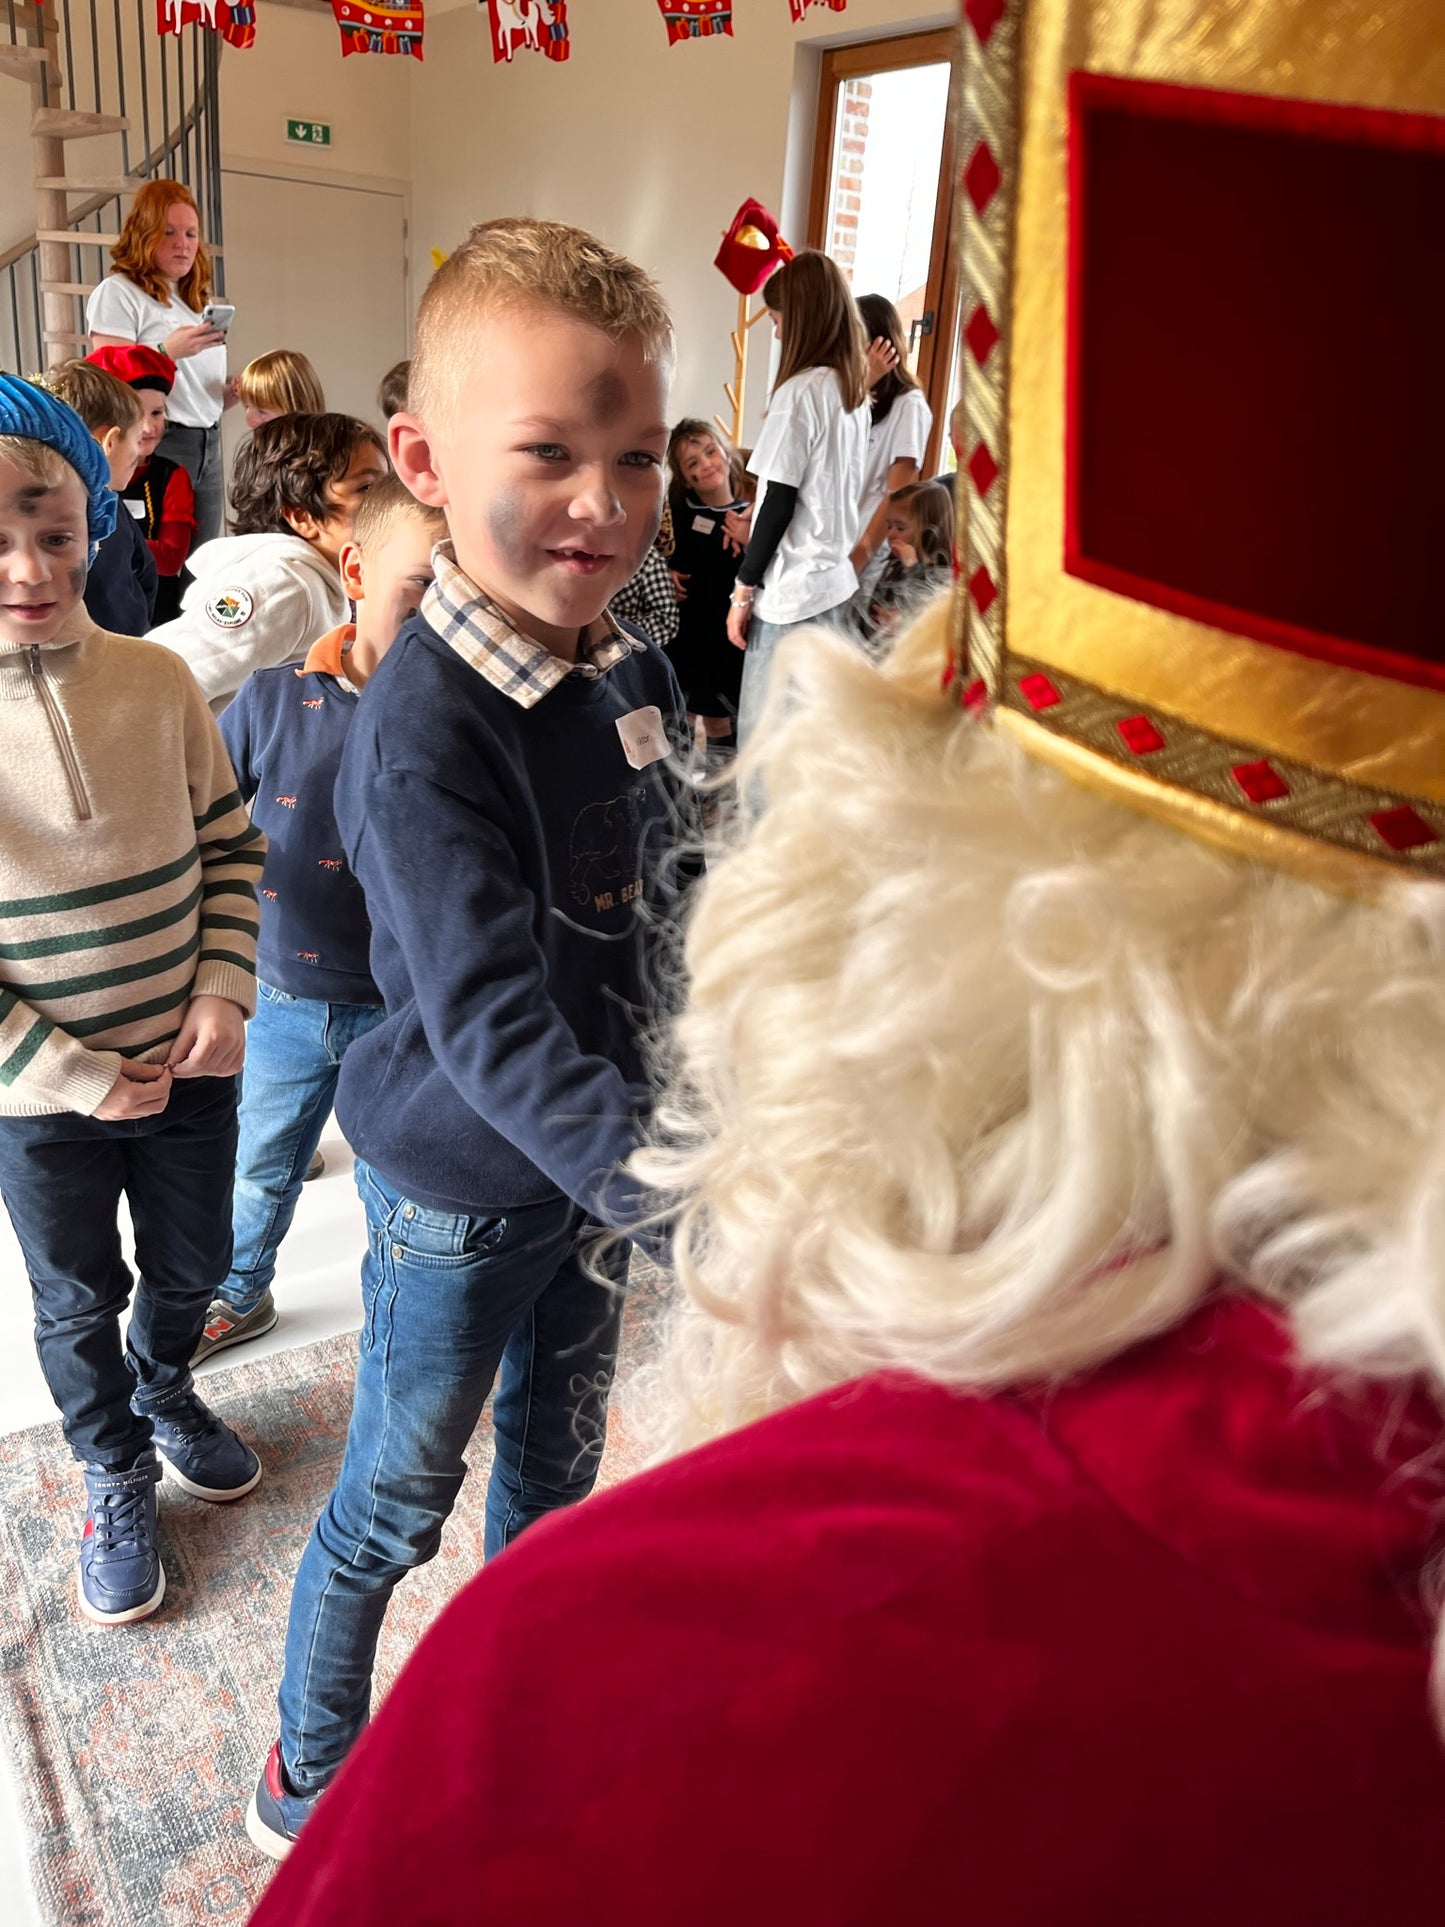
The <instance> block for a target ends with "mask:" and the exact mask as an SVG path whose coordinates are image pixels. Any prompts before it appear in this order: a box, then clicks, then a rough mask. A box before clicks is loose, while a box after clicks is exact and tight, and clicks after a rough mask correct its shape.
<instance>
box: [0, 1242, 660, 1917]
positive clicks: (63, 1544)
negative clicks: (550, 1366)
mask: <svg viewBox="0 0 1445 1927" xmlns="http://www.w3.org/2000/svg"><path fill="white" fill-rule="evenodd" d="M638 1269H639V1267H637V1266H634V1280H633V1282H634V1290H633V1292H632V1294H630V1298H629V1311H628V1318H627V1321H626V1325H625V1328H624V1345H623V1351H624V1370H625V1367H626V1362H627V1359H628V1356H629V1355H631V1356H632V1357H635V1356H636V1353H637V1348H638V1345H639V1344H640V1342H641V1331H642V1326H643V1324H644V1322H645V1320H646V1318H647V1316H648V1313H649V1311H650V1309H651V1308H652V1306H653V1305H654V1304H655V1302H656V1300H655V1297H654V1289H653V1287H654V1282H655V1281H654V1280H653V1279H651V1278H648V1279H645V1280H643V1279H639V1278H638V1277H637V1271H638ZM639 1286H641V1287H642V1288H641V1289H640V1290H639V1289H638V1287H639ZM355 1359H356V1337H355V1334H354V1333H347V1334H344V1335H343V1336H341V1337H338V1338H330V1339H324V1340H322V1341H321V1342H320V1343H319V1344H314V1345H307V1346H304V1347H302V1348H301V1349H299V1350H296V1351H290V1352H280V1353H277V1354H274V1355H273V1356H272V1357H270V1358H266V1359H262V1360H257V1361H255V1362H253V1363H250V1364H240V1365H237V1366H236V1367H234V1368H233V1369H232V1370H230V1371H226V1372H217V1373H215V1374H214V1375H212V1376H210V1377H209V1378H208V1379H207V1381H206V1387H205V1390H206V1397H207V1399H208V1401H209V1402H210V1403H211V1404H212V1405H213V1406H214V1407H215V1409H216V1410H217V1411H218V1412H220V1413H221V1415H222V1416H223V1417H224V1418H226V1419H228V1420H230V1421H231V1422H232V1423H233V1424H235V1425H236V1426H237V1427H238V1428H239V1429H241V1430H242V1431H243V1432H244V1434H245V1436H246V1437H247V1439H249V1440H250V1441H251V1443H252V1444H253V1445H254V1446H255V1448H256V1450H257V1451H258V1452H259V1453H260V1455H261V1459H262V1462H263V1464H264V1466H265V1469H266V1476H265V1478H264V1479H263V1481H262V1483H261V1485H260V1486H259V1487H258V1488H257V1491H256V1493H255V1494H254V1495H253V1496H252V1497H251V1498H248V1499H245V1500H242V1501H241V1502H240V1503H238V1504H236V1505H231V1506H211V1505H206V1504H205V1503H204V1502H203V1501H201V1500H198V1499H192V1498H188V1497H187V1496H186V1495H185V1494H184V1493H182V1492H181V1491H180V1489H179V1488H178V1487H177V1486H176V1485H174V1484H173V1483H171V1482H170V1481H169V1480H167V1481H165V1482H164V1483H163V1484H162V1485H161V1487H160V1489H159V1492H160V1519H161V1535H162V1536H161V1548H162V1557H163V1558H164V1560H165V1566H166V1578H167V1589H166V1598H165V1604H164V1605H163V1606H162V1608H161V1610H160V1611H159V1612H158V1613H157V1614H155V1616H154V1617H153V1618H151V1619H147V1620H143V1621H142V1622H140V1623H139V1624H138V1625H134V1626H124V1627H100V1626H92V1625H90V1624H89V1623H88V1622H87V1621H86V1620H84V1619H83V1618H82V1617H81V1615H80V1613H79V1611H78V1609H77V1607H76V1603H75V1562H76V1553H77V1535H78V1533H79V1529H80V1522H81V1519H82V1517H83V1514H84V1487H83V1485H82V1482H81V1478H80V1474H79V1468H78V1467H77V1466H76V1465H75V1464H74V1462H73V1461H72V1459H71V1458H70V1455H69V1453H68V1452H67V1450H66V1448H65V1445H64V1442H63V1440H62V1438H61V1433H60V1427H59V1425H58V1424H56V1425H43V1426H37V1427H35V1428H34V1429H33V1430H32V1431H28V1432H19V1433H16V1434H14V1435H12V1436H11V1437H9V1438H6V1439H3V1440H0V1560H3V1568H0V1578H3V1598H0V1730H3V1733H4V1739H5V1744H6V1747H7V1750H8V1752H9V1755H10V1761H11V1766H12V1769H13V1772H14V1778H15V1782H16V1785H17V1788H18V1790H19V1796H20V1809H21V1819H22V1825H23V1827H24V1829H25V1835H26V1839H27V1841H28V1842H29V1844H30V1852H31V1875H32V1879H33V1881H34V1884H35V1892H36V1898H37V1901H38V1904H39V1907H40V1911H41V1914H42V1917H44V1918H45V1919H47V1920H48V1921H51V1922H53V1923H55V1927H202V1924H204V1927H210V1923H212V1922H242V1921H244V1920H245V1919H246V1918H247V1916H248V1915H249V1913H250V1911H251V1908H252V1907H253V1906H254V1904H255V1902H256V1900H257V1899H258V1897H259V1895H260V1893H261V1889H262V1887H263V1886H264V1885H265V1882H266V1879H267V1876H268V1874H269V1872H270V1871H271V1869H270V1863H269V1862H267V1861H265V1860H263V1859H262V1858H261V1856H260V1855H259V1854H257V1852H256V1851H255V1849H254V1848H253V1847H252V1846H251V1844H250V1842H249V1841H248V1840H247V1839H246V1836H245V1832H244V1826H243V1820H244V1814H245V1809H246V1802H247V1800H248V1799H249V1797H250V1793H251V1788H252V1786H253V1785H254V1783H255V1778H256V1774H257V1772H258V1770H259V1767H260V1764H261V1762H262V1761H263V1760H264V1758H265V1754H266V1751H267V1748H268V1747H269V1746H270V1744H271V1742H272V1740H273V1739H274V1738H275V1731H276V1710H275V1694H276V1686H277V1682H278V1680H279V1678H280V1664H281V1651H282V1646H283V1643H284V1640H285V1632H286V1614H287V1608H288V1606H289V1603H290V1591H291V1578H292V1575H293V1574H294V1572H295V1570H296V1566H297V1563H298V1561H299V1559H300V1557H301V1551H302V1548H303V1546H304V1545H305V1543H306V1538H307V1535H308V1534H309V1532H310V1530H311V1527H312V1525H313V1524H314V1522H315V1520H316V1517H317V1515H318V1513H319V1512H320V1510H321V1507H322V1504H323V1502H324V1500H325V1498H326V1495H327V1493H328V1492H329V1491H330V1489H331V1486H332V1484H333V1482H334V1480H335V1476H336V1472H337V1470H338V1468H339V1466H340V1463H341V1453H342V1447H343V1445H344V1443H345V1439H346V1426H347V1420H348V1418H349V1417H350V1412H351V1387H352V1378H353V1375H354V1370H355ZM638 1457H639V1453H638V1450H637V1448H636V1446H635V1445H634V1444H632V1443H630V1442H629V1440H628V1437H627V1435H626V1427H625V1421H624V1419H623V1417H622V1414H621V1413H620V1412H616V1411H615V1412H614V1413H613V1415H612V1419H611V1423H610V1425H609V1434H608V1444H607V1452H606V1455H605V1457H604V1460H603V1465H602V1473H601V1479H600V1483H601V1484H603V1485H610V1484H613V1483H615V1481H616V1480H618V1479H619V1478H621V1477H623V1476H625V1474H626V1473H628V1472H629V1471H632V1470H634V1469H635V1466H636V1462H637V1460H638ZM491 1458H492V1442H491V1420H490V1411H489V1412H488V1413H487V1414H486V1415H485V1416H484V1417H483V1420H482V1424H481V1426H480V1427H479V1428H478V1431H477V1434H476V1437H475V1438H474V1439H473V1441H472V1446H471V1450H470V1452H469V1454H468V1463H469V1466H470V1476H469V1477H468V1479H467V1482H466V1485H465V1486H464V1487H463V1489H462V1497H461V1501H460V1503H459V1505H458V1508H457V1511H456V1513H455V1514H454V1515H453V1517H452V1519H451V1521H450V1523H449V1524H448V1527H447V1530H446V1533H445V1535H444V1537H443V1540H442V1546H441V1551H440V1552H439V1553H438V1555H437V1557H436V1558H435V1559H434V1560H433V1561H432V1562H431V1564H430V1565H427V1566H423V1567H422V1568H421V1569H420V1570H419V1571H418V1572H415V1573H413V1574H411V1575H410V1576H409V1577H408V1578H407V1579H405V1580H404V1581H403V1582H402V1584H401V1585H400V1586H399V1587H398V1588H397V1591H396V1593H395V1595H394V1597H393V1601H392V1607H391V1611H390V1613H389V1614H388V1616H387V1623H386V1627H385V1630H384V1632H383V1635H382V1643H381V1653H380V1664H379V1669H378V1675H377V1686H378V1692H382V1691H385V1689H386V1687H388V1686H389V1685H390V1684H391V1682H392V1680H393V1679H394V1678H395V1676H396V1674H397V1672H398V1670H399V1669H400V1667H401V1665H402V1663H403V1662H404V1660H405V1659H406V1656H407V1654H408V1653H409V1652H410V1651H411V1649H412V1648H413V1647H414V1646H415V1644H416V1642H417V1640H418V1639H419V1638H420V1637H421V1634H422V1633H423V1632H424V1631H425V1629H426V1627H427V1626H428V1625H429V1624H430V1623H431V1621H432V1620H433V1619H434V1618H435V1617H436V1615H437V1613H438V1612H439V1611H440V1610H441V1608H442V1607H443V1606H444V1605H445V1604H446V1602H447V1601H448V1599H450V1598H451V1596H452V1594H453V1593H455V1592H456V1591H458V1590H459V1588H460V1587H461V1586H463V1585H464V1584H465V1583H466V1581H467V1580H468V1579H469V1578H470V1577H471V1576H472V1574H473V1573H475V1572H476V1571H477V1569H478V1567H479V1566H480V1565H481V1562H482V1503H483V1499H484V1496H485V1493H486V1482H487V1472H488V1470H489V1468H490V1465H491Z"/></svg>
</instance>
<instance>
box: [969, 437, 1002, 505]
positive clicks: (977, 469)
mask: <svg viewBox="0 0 1445 1927" xmlns="http://www.w3.org/2000/svg"><path fill="white" fill-rule="evenodd" d="M968 472H969V474H970V475H971V476H972V477H973V485H974V487H975V488H976V489H977V490H978V492H979V495H980V497H982V496H985V495H987V494H988V492H989V490H990V489H991V488H992V487H993V485H994V483H995V482H996V481H997V480H998V463H997V462H996V461H995V460H994V458H993V456H992V455H990V454H989V452H988V443H987V442H980V443H979V445H978V447H977V448H976V449H975V450H974V451H973V453H972V455H970V456H969V458H968Z"/></svg>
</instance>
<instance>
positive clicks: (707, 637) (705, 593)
mask: <svg viewBox="0 0 1445 1927" xmlns="http://www.w3.org/2000/svg"><path fill="white" fill-rule="evenodd" d="M667 466H668V471H669V475H670V478H671V479H670V481H669V485H668V501H669V502H670V504H671V507H672V530H673V551H672V579H673V586H674V588H675V589H676V591H677V596H678V601H679V603H680V605H681V606H680V608H679V610H678V630H677V641H676V642H675V643H674V644H673V646H672V651H671V654H672V666H673V668H674V669H675V670H676V671H677V679H678V681H679V682H680V683H681V684H682V693H683V695H684V697H685V698H686V701H687V712H688V715H689V716H700V717H701V718H702V720H703V726H704V728H705V729H706V731H707V734H708V736H709V738H711V739H714V740H718V741H721V740H724V739H726V738H729V737H731V736H732V734H733V730H734V725H735V724H736V721H737V713H738V697H739V695H740V693H741V689H742V680H743V657H742V652H741V651H740V650H738V649H734V648H733V646H732V644H731V643H730V642H729V641H728V633H727V625H728V598H729V597H730V596H731V594H732V592H733V585H734V584H735V583H736V581H737V579H738V567H739V565H740V564H741V562H742V559H743V543H745V542H746V539H747V538H746V532H745V529H743V527H742V525H741V523H740V520H739V518H741V517H746V516H747V515H749V514H750V512H751V511H750V510H749V507H748V500H747V494H746V490H745V488H744V477H743V464H742V458H741V457H740V456H739V455H738V453H737V451H736V450H735V449H732V448H729V447H727V446H726V445H725V444H724V443H723V442H722V441H721V440H720V438H719V436H718V435H717V433H716V431H715V430H714V429H711V428H709V427H708V425H707V423H706V422H704V421H698V420H697V419H696V418H695V417H693V416H685V417H684V418H683V420H682V421H680V422H679V423H678V424H677V426H676V427H675V428H674V429H673V431H672V436H671V438H670V440H669V441H668V444H667ZM738 533H741V534H742V535H743V542H739V541H738V540H737V534H738Z"/></svg>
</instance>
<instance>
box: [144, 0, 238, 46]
mask: <svg viewBox="0 0 1445 1927" xmlns="http://www.w3.org/2000/svg"><path fill="white" fill-rule="evenodd" d="M191 26H196V27H205V28H207V29H208V30H209V31H210V32H211V33H218V34H219V35H220V36H221V38H222V40H224V41H225V42H226V44H227V45H228V46H231V47H239V48H242V49H244V48H246V47H250V46H253V45H254V44H255V40H256V8H255V4H254V0H235V4H234V5H232V4H231V0H156V32H157V33H161V34H166V33H173V34H176V35H177V36H179V34H180V31H181V28H182V27H191Z"/></svg>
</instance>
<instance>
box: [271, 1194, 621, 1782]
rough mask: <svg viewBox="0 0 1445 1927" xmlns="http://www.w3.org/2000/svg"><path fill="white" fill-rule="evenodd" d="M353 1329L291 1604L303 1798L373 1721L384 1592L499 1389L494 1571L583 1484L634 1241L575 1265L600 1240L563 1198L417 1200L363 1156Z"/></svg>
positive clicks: (290, 1655)
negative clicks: (326, 1485) (596, 1264)
mask: <svg viewBox="0 0 1445 1927" xmlns="http://www.w3.org/2000/svg"><path fill="white" fill-rule="evenodd" d="M356 1182H357V1188H358V1189H359V1191H360V1192H361V1196H362V1201H363V1203H364V1204H365V1206H366V1233H367V1242H366V1257H365V1259H364V1260H363V1262H362V1272H361V1286H362V1302H363V1306H364V1310H365V1319H364V1322H363V1324H362V1328H361V1339H360V1346H359V1355H358V1360H357V1371H356V1394H355V1399H354V1402H353V1404H352V1409H351V1428H350V1431H349V1432H348V1434H347V1439H346V1454H345V1457H344V1459H343V1460H342V1465H341V1474H340V1477H339V1478H338V1480H337V1482H336V1489H335V1491H334V1492H333V1493H332V1494H331V1497H330V1499H329V1500H328V1501H327V1503H326V1508H325V1510H324V1511H323V1513H322V1514H321V1517H320V1519H318V1520H317V1522H316V1528H315V1530H314V1531H313V1532H312V1534H311V1538H310V1541H309V1542H308V1544H307V1547H306V1550H305V1552H304V1553H303V1555H302V1558H301V1565H300V1569H299V1570H298V1572H297V1574H296V1586H295V1590H294V1592H293V1593H292V1596H291V1619H290V1624H289V1626H288V1628H287V1632H286V1663H285V1671H284V1675H283V1677H282V1681H281V1692H280V1711H281V1758H282V1761H283V1763H284V1765H285V1768H286V1776H287V1778H288V1779H289V1780H290V1782H291V1784H292V1786H293V1787H294V1788H295V1789H296V1791H297V1792H298V1793H314V1792H318V1791H319V1790H320V1789H321V1788H322V1787H324V1786H326V1785H327V1784H328V1782H329V1781H330V1780H331V1779H332V1778H333V1777H334V1775H335V1774H336V1771H337V1769H338V1768H339V1767H340V1765H341V1763H342V1761H343V1760H344V1759H345V1757H346V1754H347V1751H348V1749H349V1748H350V1747H351V1745H352V1743H353V1741H354V1740H355V1739H356V1737H357V1735H358V1734H359V1733H360V1731H361V1729H362V1727H363V1726H364V1725H365V1723H366V1718H367V1712H368V1708H369V1705H370V1699H371V1672H372V1664H373V1661H374V1658H375V1654H376V1641H377V1637H378V1635H379V1633H380V1631H381V1622H382V1620H383V1618H384V1617H385V1614H386V1606H387V1601H388V1600H389V1599H390V1597H391V1592H392V1588H393V1587H394V1586H395V1584H396V1582H397V1580H398V1579H400V1578H401V1577H402V1576H403V1574H405V1573H406V1572H408V1571H409V1570H410V1569H411V1568H412V1567H413V1566H419V1565H422V1564H424V1563H425V1561H426V1560H428V1559H430V1558H431V1557H432V1556H433V1555H434V1554H435V1552H436V1550H437V1547H438V1545H439V1544H440V1542H441V1534H442V1527H443V1525H444V1524H445V1523H446V1520H447V1517H448V1515H449V1514H450V1512H451V1509H452V1507H453V1505H454V1504H455V1503H456V1498H457V1494H458V1492H460V1490H461V1486H462V1480H463V1478H464V1477H465V1476H466V1467H465V1465H464V1463H463V1460H462V1454H463V1452H464V1451H465V1449H466V1446H467V1443H468V1441H469V1440H470V1438H471V1436H472V1433H473V1432H474V1431H475V1429H476V1425H477V1420H478V1418H479V1417H480V1416H481V1411H482V1407H483V1405H484V1404H485V1403H486V1399H487V1394H488V1393H489V1392H490V1391H491V1389H492V1381H493V1379H495V1378H496V1377H497V1374H498V1368H499V1367H500V1371H501V1378H500V1382H499V1384H498V1386H497V1395H496V1399H495V1401H494V1402H493V1407H492V1424H493V1430H494V1432H495V1436H496V1458H495V1462H494V1464H493V1467H492V1477H491V1483H490V1484H489V1486H488V1488H487V1516H486V1540H485V1550H486V1556H487V1558H489V1559H490V1558H492V1557H493V1556H494V1555H495V1554H496V1553H498V1552H500V1551H501V1550H502V1548H503V1547H504V1546H506V1545H508V1544H510V1542H511V1541H512V1540H513V1539H515V1538H516V1536H517V1534H518V1533H519V1532H521V1531H522V1530H523V1529H524V1528H525V1527H527V1526H529V1525H531V1524H532V1522H533V1521H534V1520H536V1519H540V1518H542V1517H543V1515H544V1514H546V1513H548V1512H551V1511H554V1510H555V1509H556V1508H557V1507H558V1506H563V1505H570V1504H572V1503H573V1502H574V1501H575V1500H577V1499H582V1498H585V1497H586V1496H587V1494H588V1493H589V1492H590V1491H591V1490H592V1486H593V1484H594V1482H595V1480H596V1477H597V1467H598V1463H599V1461H600V1460H601V1457H602V1446H603V1441H604V1438H605V1436H606V1429H607V1396H608V1393H609V1391H610V1390H611V1385H612V1374H613V1370H614V1367H615V1365H616V1355H617V1336H618V1328H619V1325H620V1323H621V1316H622V1292H621V1286H622V1283H623V1280H624V1277H625V1273H626V1265H627V1249H628V1248H627V1246H626V1245H625V1244H620V1245H618V1246H616V1247H615V1248H613V1249H611V1250H609V1252H608V1254H607V1259H606V1262H607V1266H608V1271H609V1278H610V1280H611V1282H608V1283H598V1282H597V1281H596V1280H595V1279H593V1278H591V1277H589V1276H588V1275H587V1273H586V1271H585V1270H584V1268H583V1251H582V1247H583V1245H584V1243H585V1242H589V1241H590V1234H591V1233H592V1232H594V1231H595V1230H596V1227H595V1225H593V1224H592V1223H591V1221H590V1220H589V1219H587V1218H586V1217H585V1216H584V1215H583V1214H582V1213H581V1212H580V1211H579V1210H578V1208H577V1206H576V1205H574V1204H573V1203H571V1201H570V1200H568V1199H566V1198H553V1199H549V1200H548V1201H547V1202H546V1203H543V1204H530V1205H522V1206H518V1207H513V1208H509V1209H507V1210H506V1211H498V1212H476V1213H473V1214H469V1213H463V1212H455V1213H454V1212H450V1211H434V1210H431V1209H429V1208H428V1207H426V1206H424V1205H419V1204H415V1203H412V1202H411V1201H410V1200H408V1199H407V1198H404V1197H403V1196H402V1195H401V1194H400V1193H399V1192H398V1191H396V1190H394V1189H393V1188H392V1186H391V1185H389V1184H388V1183H387V1182H386V1180H385V1179H384V1178H383V1177H381V1175H380V1174H379V1173H378V1172H376V1171H374V1170H372V1168H371V1167H370V1165H368V1164H365V1163H362V1162H360V1161H358V1164H357V1167H356Z"/></svg>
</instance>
